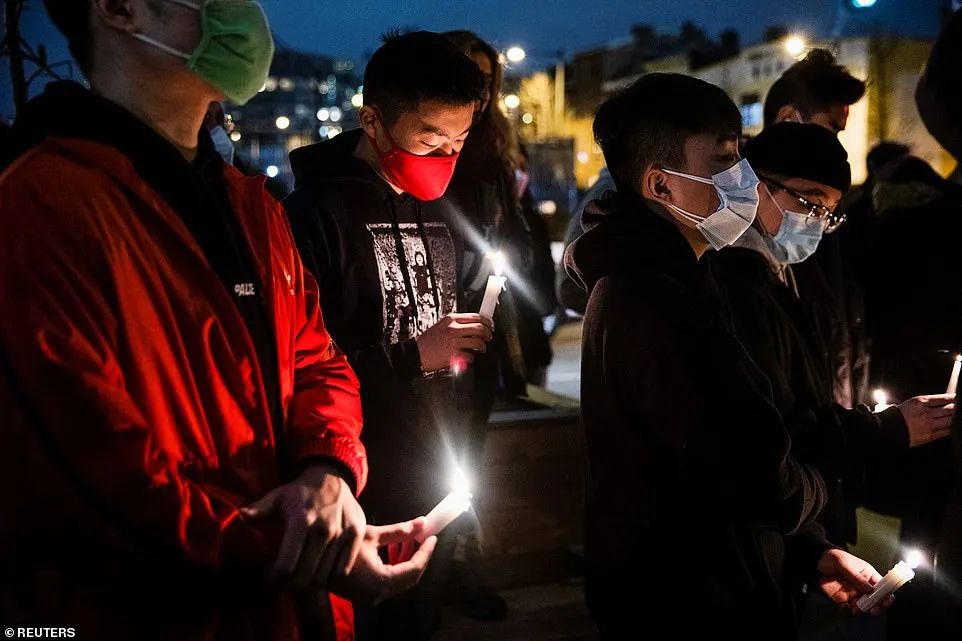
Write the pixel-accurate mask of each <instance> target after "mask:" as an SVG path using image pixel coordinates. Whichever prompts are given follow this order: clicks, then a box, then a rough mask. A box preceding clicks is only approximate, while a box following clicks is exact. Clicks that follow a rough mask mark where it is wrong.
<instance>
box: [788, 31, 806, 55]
mask: <svg viewBox="0 0 962 641" xmlns="http://www.w3.org/2000/svg"><path fill="white" fill-rule="evenodd" d="M785 51H787V52H788V54H789V55H791V56H798V55H801V53H802V52H803V51H805V39H804V38H802V37H801V36H789V37H788V39H787V40H785Z"/></svg>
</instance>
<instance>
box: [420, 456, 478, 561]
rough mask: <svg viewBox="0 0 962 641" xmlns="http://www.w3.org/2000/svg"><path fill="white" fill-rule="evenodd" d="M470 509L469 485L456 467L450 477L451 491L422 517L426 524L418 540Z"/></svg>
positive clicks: (421, 540)
mask: <svg viewBox="0 0 962 641" xmlns="http://www.w3.org/2000/svg"><path fill="white" fill-rule="evenodd" d="M469 509H471V486H470V483H468V477H467V476H465V474H464V472H463V471H462V470H461V468H456V469H455V471H454V476H453V477H452V478H451V492H450V493H449V494H448V495H447V496H445V497H444V498H443V499H442V500H441V502H440V503H438V504H437V505H435V506H434V509H433V510H431V511H430V512H428V514H427V516H426V517H424V518H425V519H426V521H427V524H426V525H425V527H424V530H423V531H422V533H421V535H420V536H419V537H418V542H419V543H420V542H424V540H425V539H427V538H428V537H430V536H434V535H436V534H438V533H440V532H441V530H443V529H444V528H446V527H447V526H448V525H450V524H451V522H452V521H454V520H455V519H456V518H458V517H459V516H461V515H462V514H464V513H465V512H467V511H468V510H469Z"/></svg>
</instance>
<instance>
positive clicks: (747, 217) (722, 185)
mask: <svg viewBox="0 0 962 641" xmlns="http://www.w3.org/2000/svg"><path fill="white" fill-rule="evenodd" d="M663 171H664V172H665V173H669V174H672V175H673V176H680V177H682V178H687V179H689V180H694V181H696V182H700V183H704V184H706V185H714V187H715V191H717V192H718V200H719V205H718V209H717V210H716V211H715V212H714V213H712V214H710V215H708V216H699V215H698V214H693V213H692V212H690V211H686V210H684V209H682V208H681V207H678V206H676V205H673V204H669V205H668V206H669V207H671V209H673V210H674V211H676V212H677V213H678V214H679V215H681V217H682V218H684V219H685V220H688V221H690V222H693V223H695V228H696V229H698V231H700V232H701V234H702V236H704V237H705V240H707V241H708V243H709V244H710V245H711V246H712V247H713V248H714V249H722V248H724V247H728V246H729V245H732V244H734V243H735V241H736V240H738V239H739V238H740V237H741V235H742V234H744V233H745V231H747V230H748V228H749V227H751V226H752V222H754V220H755V214H756V213H757V212H758V176H756V175H755V172H754V171H753V170H752V166H751V165H749V164H748V161H747V160H745V159H744V158H743V159H742V160H740V161H738V162H737V163H735V164H734V165H732V166H731V167H729V168H728V169H726V170H725V171H722V172H719V173H717V174H715V175H714V176H712V177H711V178H710V179H709V178H703V177H701V176H693V175H692V174H686V173H683V172H680V171H673V170H671V169H663Z"/></svg>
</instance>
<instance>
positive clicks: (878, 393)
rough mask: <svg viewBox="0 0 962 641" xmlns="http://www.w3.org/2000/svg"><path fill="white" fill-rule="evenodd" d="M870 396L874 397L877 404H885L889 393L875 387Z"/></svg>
mask: <svg viewBox="0 0 962 641" xmlns="http://www.w3.org/2000/svg"><path fill="white" fill-rule="evenodd" d="M872 398H874V399H875V402H876V403H878V404H879V405H887V404H888V401H889V395H888V394H886V393H885V390H884V389H877V390H875V391H874V392H872Z"/></svg>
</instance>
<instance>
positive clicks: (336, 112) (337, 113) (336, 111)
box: [331, 107, 341, 122]
mask: <svg viewBox="0 0 962 641" xmlns="http://www.w3.org/2000/svg"><path fill="white" fill-rule="evenodd" d="M340 119H341V109H340V108H339V107H331V122H337V121H338V120H340Z"/></svg>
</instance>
